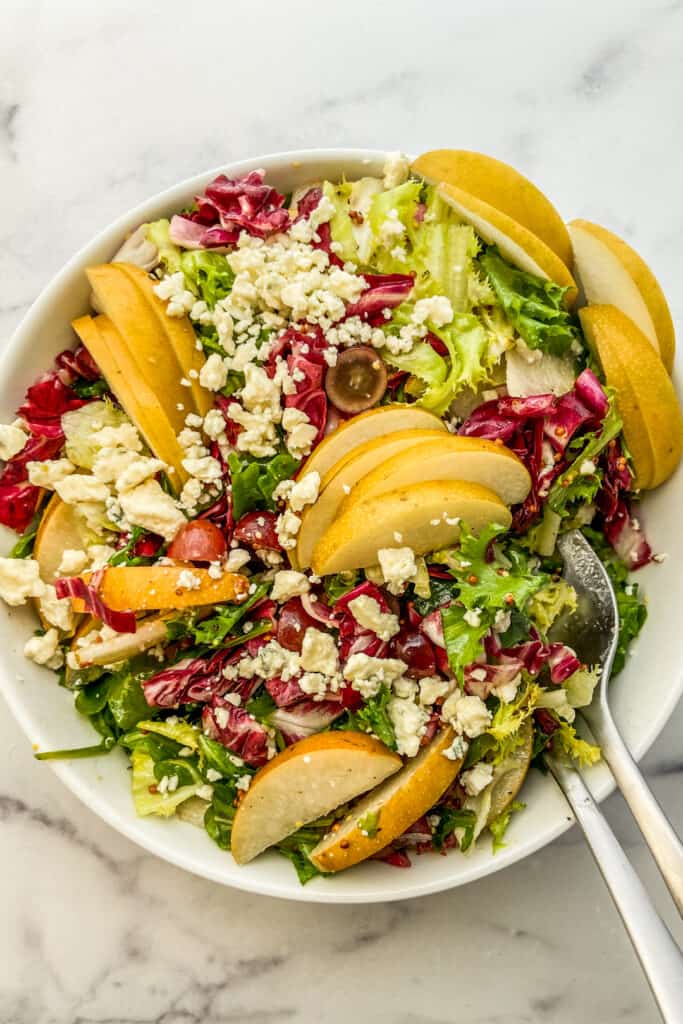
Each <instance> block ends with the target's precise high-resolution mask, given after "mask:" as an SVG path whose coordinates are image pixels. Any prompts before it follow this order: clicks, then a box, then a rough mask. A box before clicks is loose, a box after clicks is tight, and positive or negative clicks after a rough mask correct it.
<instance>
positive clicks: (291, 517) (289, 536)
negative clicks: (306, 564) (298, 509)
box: [275, 509, 301, 551]
mask: <svg viewBox="0 0 683 1024" xmlns="http://www.w3.org/2000/svg"><path fill="white" fill-rule="evenodd" d="M300 529H301V519H300V518H299V516H297V515H295V513H294V512H291V511H290V510H289V509H287V510H286V511H285V512H283V513H282V514H281V515H279V516H278V517H277V519H276V521H275V530H276V533H277V538H278V540H279V541H280V545H281V546H282V547H283V548H284V549H285V551H289V550H291V549H292V548H294V547H296V536H297V534H298V532H299V530H300Z"/></svg>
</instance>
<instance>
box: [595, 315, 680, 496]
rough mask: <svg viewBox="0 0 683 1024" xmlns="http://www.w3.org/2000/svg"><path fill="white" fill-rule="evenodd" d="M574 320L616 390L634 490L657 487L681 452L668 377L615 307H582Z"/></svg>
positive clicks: (639, 334)
mask: <svg viewBox="0 0 683 1024" xmlns="http://www.w3.org/2000/svg"><path fill="white" fill-rule="evenodd" d="M579 317H580V319H581V326H582V327H583V330H584V334H585V335H586V338H587V340H588V342H589V344H590V345H591V347H592V348H593V349H594V351H595V352H596V353H597V355H598V358H599V360H600V362H601V364H602V368H603V370H604V373H605V377H606V378H607V383H608V384H609V385H611V386H612V387H614V388H615V389H616V392H617V405H618V407H619V412H620V413H621V417H622V419H623V421H624V436H625V438H626V443H627V444H628V446H629V449H630V451H631V455H632V457H633V465H634V469H635V473H636V485H637V486H638V487H643V488H647V489H651V488H654V487H658V486H659V485H660V484H662V483H664V481H665V480H667V479H668V478H669V477H670V476H671V474H672V473H673V472H674V470H675V469H676V467H677V465H678V463H679V461H680V459H681V454H682V453H683V416H682V415H681V409H680V406H679V404H678V399H677V397H676V392H675V391H674V386H673V384H672V382H671V378H670V377H669V375H668V373H667V372H666V369H665V367H664V364H663V363H662V361H661V359H660V358H659V356H658V355H657V353H656V352H655V350H654V349H653V347H652V345H651V344H650V342H649V341H648V339H647V338H646V337H645V335H644V334H643V332H642V331H641V330H639V329H638V327H636V325H635V324H634V322H633V321H632V320H631V319H630V317H628V316H626V314H625V313H622V312H621V310H619V309H617V308H616V306H610V305H605V306H601V305H597V306H587V307H586V308H585V309H582V310H580V312H579Z"/></svg>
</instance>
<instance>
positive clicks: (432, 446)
mask: <svg viewBox="0 0 683 1024" xmlns="http://www.w3.org/2000/svg"><path fill="white" fill-rule="evenodd" d="M423 480H467V481H470V482H471V483H475V484H481V485H482V486H483V487H488V488H489V489H490V490H492V491H493V492H494V494H497V495H498V497H499V498H500V500H501V501H502V502H503V503H504V504H505V505H517V504H518V503H519V502H521V501H524V499H525V498H526V496H527V494H528V493H529V491H530V489H531V477H530V476H529V473H528V471H527V469H526V468H525V466H524V464H523V463H522V462H521V461H520V459H518V458H517V456H516V455H515V454H514V452H511V451H510V449H509V448H505V447H504V446H503V445H499V444H495V443H494V442H493V441H485V440H482V439H481V438H479V437H454V436H453V435H452V434H444V435H443V436H442V437H438V438H436V439H435V440H429V441H426V442H425V443H424V444H422V445H420V446H419V447H418V448H410V449H408V450H404V451H401V452H399V453H398V454H396V455H393V456H391V457H390V458H387V459H385V460H384V461H382V462H381V463H380V464H379V465H378V466H376V467H375V468H374V469H373V470H371V471H370V472H369V473H367V474H366V475H365V476H363V477H362V479H360V480H359V481H358V483H357V484H356V485H355V487H353V488H352V489H351V493H350V494H349V496H348V497H347V498H345V500H344V501H343V503H342V505H341V507H340V509H339V511H340V513H341V514H342V515H343V513H344V512H346V511H347V510H348V509H350V508H352V507H353V505H355V504H357V503H358V502H361V501H367V499H368V498H376V497H378V496H379V495H380V494H385V493H386V492H387V491H393V490H396V489H397V488H399V487H407V486H408V485H409V484H417V483H420V482H421V481H423Z"/></svg>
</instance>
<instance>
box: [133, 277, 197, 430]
mask: <svg viewBox="0 0 683 1024" xmlns="http://www.w3.org/2000/svg"><path fill="white" fill-rule="evenodd" d="M114 266H115V267H117V268H119V269H120V270H122V271H123V273H124V274H126V276H127V277H129V278H130V279H131V281H133V282H134V283H135V285H136V286H137V288H138V290H139V292H140V294H141V295H142V296H143V297H144V299H145V302H147V304H148V305H149V307H150V308H151V309H153V310H154V313H155V315H156V317H157V320H158V321H159V323H160V325H161V329H162V330H163V332H164V334H165V335H166V337H167V339H168V342H169V344H170V346H171V348H172V349H173V351H174V352H175V355H176V358H177V360H178V362H179V363H180V368H181V370H182V373H183V377H184V378H185V379H186V380H189V382H190V388H189V390H190V392H191V393H192V399H193V401H194V405H195V409H196V411H197V412H198V413H199V415H200V416H206V414H207V412H208V411H209V409H210V408H211V407H212V406H213V395H212V394H211V392H210V391H207V390H206V388H203V387H202V386H201V384H200V383H199V373H200V371H201V369H202V366H203V365H204V355H203V352H202V350H201V348H199V349H198V348H197V336H196V335H195V333H194V330H193V328H192V324H191V323H190V318H189V317H187V316H181V317H178V316H169V315H168V313H167V312H166V305H165V303H164V302H162V300H161V299H160V298H159V296H158V295H156V294H155V292H154V281H153V280H152V278H151V277H150V276H149V275H148V274H146V273H145V271H144V270H143V269H142V268H141V267H136V266H134V264H132V263H115V264H114ZM186 390H187V389H186Z"/></svg>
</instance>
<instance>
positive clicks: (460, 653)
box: [441, 604, 491, 683]
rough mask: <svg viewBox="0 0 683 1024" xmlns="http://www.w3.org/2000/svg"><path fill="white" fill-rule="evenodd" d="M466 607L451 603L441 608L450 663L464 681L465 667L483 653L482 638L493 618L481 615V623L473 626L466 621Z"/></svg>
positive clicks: (461, 680)
mask: <svg viewBox="0 0 683 1024" xmlns="http://www.w3.org/2000/svg"><path fill="white" fill-rule="evenodd" d="M465 612H466V609H465V608H463V607H462V606H461V605H459V604H451V605H449V606H448V607H447V608H442V609H441V621H442V623H443V637H444V643H445V644H446V654H447V655H448V664H449V665H450V667H451V669H452V671H453V672H454V673H455V674H456V676H457V677H458V679H459V680H460V682H461V683H462V682H463V681H464V669H465V666H466V665H470V664H471V663H472V662H473V661H474V660H475V658H477V657H478V655H479V654H481V649H482V646H481V645H482V640H483V639H484V637H485V636H486V634H487V633H488V631H489V629H490V628H491V618H490V617H487V616H485V615H482V616H481V617H480V619H481V621H480V625H478V626H472V625H470V624H469V623H468V622H466V621H465Z"/></svg>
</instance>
